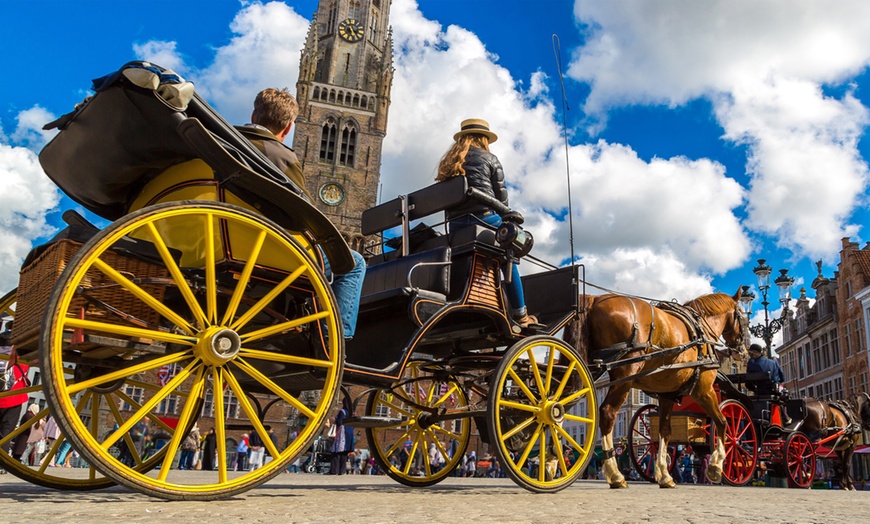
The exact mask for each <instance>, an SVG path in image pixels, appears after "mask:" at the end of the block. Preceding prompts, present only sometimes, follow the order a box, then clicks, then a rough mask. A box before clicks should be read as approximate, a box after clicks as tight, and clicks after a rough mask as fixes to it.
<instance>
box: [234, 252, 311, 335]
mask: <svg viewBox="0 0 870 524" xmlns="http://www.w3.org/2000/svg"><path fill="white" fill-rule="evenodd" d="M307 269H308V266H306V265H303V266H301V267H299V268H298V269H296V270H295V271H293V272H292V273H290V274H289V275H287V278H285V279H284V280H282V281H281V283H280V284H278V285H277V286H275V287H274V288H273V289H272V290H271V291H269V292H268V293H267V294H266V296H264V297H263V298H261V299H260V300H258V301H257V303H256V304H254V305H253V306H251V308H250V309H249V310H247V311H246V312H245V314H244V315H242V316H241V317H239V318H237V319H236V321H235V322H233V324H232V325H231V326H230V329H232V330H234V331H236V332H238V331H239V330H241V329H242V328H243V327H244V326H245V325H246V324H247V323H248V322H250V321H251V319H253V318H254V317H255V316H256V315H257V313H259V312H260V311H262V310H263V308H265V307H266V306H268V305H269V304H271V303H272V301H273V300H274V299H275V298H277V297H278V295H280V294H281V293H283V292H284V290H285V289H287V288H288V287H289V286H290V284H292V283H293V282H294V281H295V280H296V279H297V278H299V276H300V275H301V274H302V273H304V272H305V271H306V270H307ZM242 340H243V341H244V340H245V338H244V337H243V338H242Z"/></svg>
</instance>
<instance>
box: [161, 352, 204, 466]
mask: <svg viewBox="0 0 870 524" xmlns="http://www.w3.org/2000/svg"><path fill="white" fill-rule="evenodd" d="M204 374H205V366H199V369H198V371H197V373H196V376H195V377H194V380H193V384H191V386H190V398H189V399H188V401H187V402H185V403H184V407H183V408H182V409H181V414H180V415H179V416H178V425H177V426H176V429H175V433H173V434H172V438H171V439H169V443H168V444H167V446H169V449H167V450H166V454H165V455H164V456H163V464H162V465H161V467H160V473H158V474H157V480H158V481H160V482H166V476H167V475H169V470H170V469H172V461H173V460H174V459H175V453H176V452H177V451H178V449H179V447H180V446H181V442H182V439H184V438H185V437H187V434H186V431H187V428H189V427H191V426H192V422H193V420H194V408H196V407H197V402H196V401H197V399H199V398H201V396H202V388H203V385H204V384H205V378H204Z"/></svg>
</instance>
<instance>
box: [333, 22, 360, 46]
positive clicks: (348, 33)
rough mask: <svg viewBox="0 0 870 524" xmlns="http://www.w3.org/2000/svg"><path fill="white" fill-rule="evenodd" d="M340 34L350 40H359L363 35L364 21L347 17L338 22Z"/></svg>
mask: <svg viewBox="0 0 870 524" xmlns="http://www.w3.org/2000/svg"><path fill="white" fill-rule="evenodd" d="M338 34H339V35H341V37H342V38H344V39H345V40H347V41H348V42H359V41H360V40H362V37H363V25H362V22H360V21H359V20H357V19H355V18H347V19H345V20H342V22H341V23H340V24H338Z"/></svg>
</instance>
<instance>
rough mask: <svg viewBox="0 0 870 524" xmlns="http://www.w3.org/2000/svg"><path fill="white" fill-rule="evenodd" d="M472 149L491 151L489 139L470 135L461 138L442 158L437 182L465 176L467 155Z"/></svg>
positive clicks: (436, 178) (436, 176)
mask: <svg viewBox="0 0 870 524" xmlns="http://www.w3.org/2000/svg"><path fill="white" fill-rule="evenodd" d="M471 147H476V148H478V149H483V150H485V151H489V138H487V137H486V136H484V135H478V134H468V135H463V136H461V137H459V140H457V141H456V142H454V143H453V145H452V146H450V149H448V150H447V152H446V153H444V156H443V157H441V162H439V163H438V173H437V174H436V175H435V181H436V182H443V181H444V180H447V179H448V178H453V177H455V176H465V168H463V167H462V164H464V163H465V155H467V154H468V150H469V149H470V148H471Z"/></svg>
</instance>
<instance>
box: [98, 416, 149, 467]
mask: <svg viewBox="0 0 870 524" xmlns="http://www.w3.org/2000/svg"><path fill="white" fill-rule="evenodd" d="M106 404H108V405H109V409H110V410H111V411H112V418H114V419H115V424H117V425H118V426H119V427H120V426H121V425H123V424H124V418H123V417H122V416H121V412H120V411H119V410H118V404H116V403H115V402H106ZM140 420H141V419H136V422H134V424H133V425H136V424H138V423H139V421H140ZM122 438H123V439H124V443H125V444H126V445H127V452H128V453H130V456H132V457H133V462H135V463H136V465H137V466H140V465H142V458H141V457H140V456H139V450H138V449H136V445H135V444H134V443H133V439H132V438H131V437H130V432H129V431H128V432H125V433H124V435H123V437H122Z"/></svg>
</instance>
